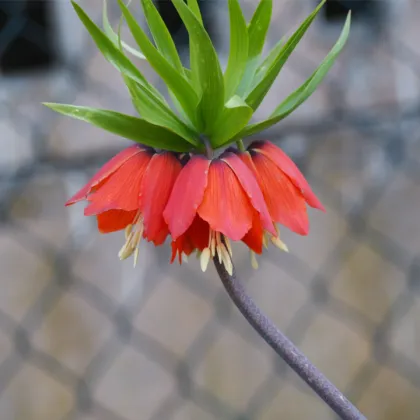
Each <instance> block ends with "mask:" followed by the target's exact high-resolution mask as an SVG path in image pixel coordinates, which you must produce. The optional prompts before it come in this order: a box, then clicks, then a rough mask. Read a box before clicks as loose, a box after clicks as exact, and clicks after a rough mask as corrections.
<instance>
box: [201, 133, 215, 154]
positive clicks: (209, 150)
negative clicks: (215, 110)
mask: <svg viewBox="0 0 420 420" xmlns="http://www.w3.org/2000/svg"><path fill="white" fill-rule="evenodd" d="M200 139H201V141H202V142H203V144H204V146H205V148H206V156H207V157H208V158H209V159H212V158H213V149H212V147H211V144H210V140H209V139H208V137H207V136H204V135H201V136H200Z"/></svg>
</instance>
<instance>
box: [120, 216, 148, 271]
mask: <svg viewBox="0 0 420 420" xmlns="http://www.w3.org/2000/svg"><path fill="white" fill-rule="evenodd" d="M143 230H144V225H143V217H142V215H141V213H140V212H138V213H137V215H136V217H135V219H134V221H133V224H131V225H128V226H127V227H126V228H125V244H124V245H123V246H122V248H121V249H120V252H119V253H118V256H119V258H120V260H125V259H127V258H128V257H130V256H131V255H133V254H134V266H136V264H137V261H138V256H139V250H138V246H139V243H140V241H141V238H142V236H143Z"/></svg>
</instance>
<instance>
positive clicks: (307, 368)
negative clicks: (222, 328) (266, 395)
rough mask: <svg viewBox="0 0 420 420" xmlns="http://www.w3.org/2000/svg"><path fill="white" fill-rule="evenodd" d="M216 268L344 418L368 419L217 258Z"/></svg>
mask: <svg viewBox="0 0 420 420" xmlns="http://www.w3.org/2000/svg"><path fill="white" fill-rule="evenodd" d="M213 261H214V264H215V266H216V270H217V272H218V274H219V277H220V279H221V280H222V283H223V286H224V287H225V289H226V291H227V292H228V294H229V296H230V298H231V299H232V300H233V302H234V303H235V305H236V306H237V308H238V309H239V311H240V312H241V313H242V315H243V316H244V317H245V319H246V320H247V321H248V322H249V323H250V324H251V326H252V327H253V328H254V329H255V330H256V331H257V332H258V334H259V335H260V336H261V337H262V338H263V339H264V340H265V341H266V342H267V343H268V344H269V345H270V346H271V347H272V348H273V349H274V351H275V352H276V353H277V354H278V355H279V356H280V357H281V358H282V359H283V360H284V361H285V362H286V363H287V364H288V365H289V366H290V367H291V368H292V369H293V370H294V371H295V372H296V373H297V374H298V375H299V376H300V377H301V379H303V380H304V381H305V382H306V383H307V384H308V385H309V386H310V387H311V388H312V389H313V390H314V391H315V392H316V393H317V394H318V396H319V397H320V398H322V399H323V400H324V401H325V402H326V403H327V404H328V405H329V406H330V408H332V410H334V411H335V413H336V414H338V416H339V417H340V418H341V419H343V420H366V417H365V416H364V415H363V414H361V413H360V412H359V410H358V409H357V408H356V407H355V406H354V405H353V404H352V403H351V402H350V401H349V400H348V399H347V398H346V397H345V396H344V395H343V394H342V393H341V392H340V391H339V390H338V389H337V388H336V387H335V386H334V385H333V384H332V383H331V382H330V381H329V380H328V379H327V378H326V377H325V376H324V375H323V374H322V373H321V372H320V371H319V370H318V369H317V368H316V367H315V366H314V365H313V364H312V363H311V362H310V361H309V360H308V358H307V357H306V356H305V355H304V354H303V353H302V352H301V351H300V350H299V349H298V348H297V347H296V346H295V345H294V344H293V343H292V342H291V341H290V340H289V339H288V338H287V337H286V336H285V335H284V334H283V333H282V332H281V331H280V330H279V329H278V328H277V327H276V326H275V325H274V324H273V322H272V321H271V320H270V319H269V318H267V317H266V316H265V315H264V314H263V313H262V312H261V311H260V309H259V308H258V306H257V305H256V304H255V303H254V301H253V300H252V299H251V298H250V297H249V296H248V295H247V293H246V291H245V288H244V286H243V285H242V283H241V282H240V281H239V280H238V279H237V278H236V274H235V269H233V275H232V276H231V275H229V274H228V272H227V271H226V269H225V267H224V265H223V264H220V263H219V261H218V259H217V258H214V259H213Z"/></svg>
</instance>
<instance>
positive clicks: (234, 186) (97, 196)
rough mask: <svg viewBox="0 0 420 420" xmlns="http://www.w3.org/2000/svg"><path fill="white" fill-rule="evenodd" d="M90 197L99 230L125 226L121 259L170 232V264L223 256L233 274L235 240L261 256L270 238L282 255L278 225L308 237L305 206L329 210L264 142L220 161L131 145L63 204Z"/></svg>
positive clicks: (89, 208) (232, 151)
mask: <svg viewBox="0 0 420 420" xmlns="http://www.w3.org/2000/svg"><path fill="white" fill-rule="evenodd" d="M81 200H87V202H88V205H87V207H86V208H85V215H86V216H96V218H97V222H98V229H99V231H100V232H102V233H109V232H114V231H118V230H123V229H125V236H126V242H125V244H124V246H123V247H122V248H121V250H120V253H119V257H120V259H126V258H128V257H129V256H131V255H133V254H134V260H135V262H136V260H137V256H138V246H139V243H140V241H141V239H142V238H144V239H146V240H147V241H150V242H153V243H154V245H156V246H158V245H161V244H163V243H164V242H165V240H166V239H167V237H168V235H170V236H171V240H172V258H171V262H173V261H174V260H175V258H176V257H177V256H178V259H179V262H180V263H181V262H182V259H183V256H184V255H185V256H188V255H190V254H191V253H192V252H194V251H197V252H199V253H200V255H201V256H200V261H201V267H202V269H203V270H205V269H206V268H207V265H208V262H209V260H210V259H211V258H214V257H216V258H218V259H219V261H220V262H222V263H223V264H224V266H225V268H226V270H227V271H228V272H230V273H231V272H232V260H231V258H232V248H231V244H230V241H242V242H243V243H244V244H245V245H246V246H248V247H249V249H250V251H251V257H252V259H251V261H252V265H253V266H254V267H255V268H256V267H257V263H256V259H255V254H261V253H262V251H263V247H264V246H267V243H268V240H271V242H272V243H273V244H274V245H276V246H277V247H279V248H280V249H282V250H287V248H286V245H285V244H284V243H283V242H282V241H281V239H280V236H279V230H278V227H277V224H280V225H283V226H286V227H287V228H289V229H290V230H292V231H293V232H296V233H298V234H300V235H306V234H307V233H308V231H309V222H308V217H307V210H306V204H308V205H309V206H311V207H314V208H317V209H320V210H324V208H323V206H322V204H321V203H320V201H319V200H318V199H317V197H316V196H315V195H314V193H313V192H312V190H311V188H310V186H309V185H308V183H307V181H306V180H305V178H304V177H303V175H302V174H301V172H300V171H299V169H298V168H297V167H296V165H295V164H294V163H293V162H292V160H291V159H290V158H289V157H288V156H287V155H286V154H285V153H284V152H283V151H282V150H281V149H280V148H278V147H277V146H275V145H274V144H272V143H270V142H267V141H259V142H255V143H253V144H251V145H250V146H249V148H248V149H247V151H245V152H240V151H238V150H235V149H232V148H230V149H228V150H226V151H225V152H224V153H223V154H222V155H220V156H219V157H217V158H214V159H209V158H207V157H205V156H204V155H201V154H182V155H181V154H176V153H173V152H168V151H162V152H157V151H155V150H154V149H152V148H150V147H145V146H141V145H134V146H131V147H128V148H127V149H125V150H123V151H122V152H120V153H119V154H117V155H116V156H115V157H114V158H113V159H111V160H110V161H109V162H108V163H106V164H105V165H104V166H103V167H102V168H101V169H100V170H99V172H97V173H96V174H95V175H94V176H93V178H92V179H91V180H90V181H89V182H88V183H87V185H86V186H84V187H83V188H82V189H81V190H80V191H79V192H78V193H76V194H75V195H74V196H73V197H72V198H71V199H70V200H69V201H68V202H67V203H66V205H71V204H74V203H76V202H78V201H81Z"/></svg>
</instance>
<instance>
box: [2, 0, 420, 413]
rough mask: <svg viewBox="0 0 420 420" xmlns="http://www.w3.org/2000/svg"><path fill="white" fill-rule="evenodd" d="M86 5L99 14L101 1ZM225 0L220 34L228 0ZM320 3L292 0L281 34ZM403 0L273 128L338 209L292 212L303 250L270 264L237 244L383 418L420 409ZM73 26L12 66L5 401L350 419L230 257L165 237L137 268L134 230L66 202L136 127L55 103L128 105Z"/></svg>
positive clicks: (278, 94)
mask: <svg viewBox="0 0 420 420" xmlns="http://www.w3.org/2000/svg"><path fill="white" fill-rule="evenodd" d="M5 3H6V2H5ZM9 3H10V2H9ZM252 3H253V2H251V1H249V2H248V3H246V4H245V5H246V7H247V9H248V8H249V10H252V6H253V4H252ZM0 4H1V3H0ZM55 4H58V5H59V8H62V9H63V10H65V16H66V17H67V16H68V19H70V17H69V16H70V13H71V12H70V11H69V12H67V10H70V9H67V4H66V5H65V4H64V2H63V3H61V2H58V3H55ZM82 5H83V6H85V7H87V8H88V11H89V13H90V14H91V15H92V16H93V17H94V18H95V19H96V20H97V21H100V14H101V2H100V1H97V0H94V1H92V2H91V1H90V0H89V1H87V0H85V1H84V2H82ZM214 5H217V7H213V12H212V13H213V14H214V19H215V22H216V29H215V33H218V34H221V39H223V37H224V36H225V35H224V31H225V29H224V27H225V26H226V25H225V22H226V17H225V14H224V12H223V10H224V2H220V3H214ZM111 6H115V5H112V4H111ZM312 6H313V4H312V3H311V2H310V1H306V0H299V1H297V0H293V1H292V0H290V1H280V0H279V1H278V2H275V11H274V16H273V20H274V22H275V24H274V25H273V28H272V31H271V33H270V43H273V42H274V41H275V40H277V39H278V38H279V36H281V35H282V34H283V33H284V30H289V29H290V28H291V26H293V25H294V24H296V23H297V22H298V21H299V19H301V18H302V17H303V16H305V15H306V14H307V12H308V11H309V10H310V9H311V8H312ZM397 9H398V10H396V9H395V10H393V11H391V13H390V14H389V17H388V18H387V19H388V22H389V24H384V25H379V26H373V25H371V29H370V30H369V29H366V28H364V27H363V25H362V24H359V23H357V20H356V22H355V24H354V26H353V33H352V39H351V40H350V42H349V45H348V46H347V48H346V51H345V52H344V54H343V55H342V57H341V58H340V60H339V62H338V63H337V65H336V66H335V67H334V69H333V71H332V73H331V75H330V76H329V77H328V80H327V81H326V82H325V83H324V84H323V86H322V88H321V89H320V90H319V91H318V92H316V93H315V94H314V95H313V96H312V98H311V99H310V100H309V101H308V103H306V104H305V105H304V106H302V108H301V109H300V110H299V111H297V112H296V113H295V114H293V115H292V116H290V117H289V118H288V119H287V120H286V121H284V122H282V123H280V124H279V125H278V126H277V127H276V128H275V130H272V132H271V133H268V134H267V137H270V138H271V139H272V140H273V141H277V142H278V144H280V145H281V146H282V147H284V149H285V150H286V151H288V152H289V153H290V154H291V155H292V156H293V157H294V159H295V160H296V161H297V163H298V164H299V166H300V167H301V168H302V170H303V172H304V173H305V175H306V176H307V178H308V179H309V181H310V183H311V184H312V185H313V187H314V190H315V191H316V193H317V194H318V195H319V197H320V198H321V200H322V201H323V203H324V204H325V205H326V207H327V213H326V214H321V213H320V214H318V213H316V212H313V211H311V212H310V217H311V233H310V235H309V236H308V237H307V238H301V237H297V236H296V235H292V234H289V232H286V230H285V229H284V232H283V239H284V241H285V242H286V243H287V244H288V246H289V249H290V253H289V254H285V253H282V254H280V253H278V252H277V251H275V250H273V249H271V250H270V251H269V252H268V253H267V254H266V255H265V256H263V257H262V258H260V269H259V270H258V271H253V270H252V269H251V268H250V264H249V262H248V255H247V253H246V251H245V249H244V248H242V247H241V246H237V247H236V248H235V250H234V252H235V263H236V265H237V268H238V272H239V275H240V276H241V278H242V279H243V280H244V281H246V284H247V288H248V290H249V292H250V294H251V295H252V296H253V297H254V298H255V299H256V301H257V302H258V304H259V305H260V306H261V308H262V309H263V310H264V311H265V312H266V313H267V314H268V315H269V316H270V317H271V318H272V319H273V320H274V321H275V322H276V324H277V325H278V326H279V327H280V328H281V329H282V330H283V331H285V332H286V334H287V335H288V336H289V337H290V338H291V339H292V340H293V341H294V342H295V343H296V344H297V345H298V346H299V347H300V348H301V349H302V350H303V351H304V352H305V353H306V354H307V356H308V357H309V358H310V359H311V360H312V361H313V362H314V363H315V364H316V365H317V366H318V367H319V368H320V369H321V370H322V371H323V373H325V374H326V375H327V376H328V377H329V378H330V379H331V380H332V381H333V382H334V383H335V384H336V385H337V386H338V387H339V388H340V389H342V390H343V391H344V392H345V393H346V395H347V396H348V397H349V398H350V399H351V400H352V401H353V402H354V403H355V404H356V405H357V406H358V407H359V408H360V409H361V410H362V411H363V412H364V413H365V414H366V416H367V418H369V419H377V420H384V419H386V420H390V419H398V420H399V419H404V420H419V419H420V360H419V356H418V354H419V351H420V321H419V319H420V294H419V293H420V280H419V279H420V252H419V249H420V248H419V246H420V221H419V216H418V209H419V208H420V130H419V128H420V118H419V117H420V95H419V74H420V73H419V69H420V46H419V43H418V39H419V36H420V29H418V24H417V22H418V19H420V3H419V2H417V1H414V0H413V1H411V2H406V3H403V2H400V7H399V8H397ZM110 12H111V17H112V21H113V22H114V23H116V22H117V21H118V19H119V16H118V13H117V10H116V8H115V7H111V9H110ZM67 13H69V15H66V14H67ZM209 13H210V12H209ZM0 16H3V15H2V14H1V13H0ZM14 18H16V19H17V18H19V19H23V20H25V19H27V20H28V16H25V14H24V13H22V14H21V15H20V16H17V17H16V16H15V17H14ZM2 19H3V18H0V21H1V20H2ZM29 20H30V19H29ZM217 22H218V23H217ZM28 25H29V24H28ZM72 25H73V24H72ZM69 28H70V29H69V37H70V40H69V39H67V43H68V44H69V45H71V44H72V42H71V41H72V40H73V39H74V40H76V38H77V42H78V43H79V44H78V45H80V47H79V48H76V49H74V50H75V51H76V52H77V54H73V55H72V54H70V55H69V56H66V54H62V55H60V56H59V57H62V58H61V61H64V62H63V63H61V65H60V66H58V68H57V69H54V70H51V71H49V72H44V73H42V74H36V75H33V76H28V75H23V76H22V75H19V76H15V77H13V76H9V77H8V78H3V79H1V81H0V83H1V85H0V127H1V129H0V133H1V135H0V150H1V153H0V173H1V176H0V194H1V199H0V268H1V277H0V278H1V290H2V292H1V294H0V417H1V418H2V419H5V420H8V419H13V420H15V419H16V420H18V419H25V420H38V419H39V420H70V419H80V420H88V419H89V420H94V419H95V420H134V419H144V420H165V419H171V420H178V419H179V420H181V419H182V420H197V419H200V420H207V419H209V420H210V419H211V420H216V419H218V420H220V419H226V420H228V419H229V420H240V419H241V420H245V419H247V420H251V419H253V420H255V419H258V420H277V419H309V418H310V419H323V420H325V419H330V418H334V416H333V414H332V413H331V412H330V410H329V409H328V407H326V406H325V405H324V404H323V403H322V402H321V401H319V400H318V399H317V398H315V397H314V395H313V394H312V392H311V391H310V390H309V389H307V387H306V386H305V385H303V384H302V383H301V382H300V381H299V380H298V379H296V377H295V376H294V375H293V374H292V373H291V372H290V370H289V369H288V368H287V367H286V366H285V365H284V364H283V363H282V362H281V361H280V360H279V359H278V358H277V356H276V355H274V354H273V352H272V351H271V350H270V349H269V348H267V346H266V344H265V343H264V342H262V340H261V339H260V338H259V337H258V336H257V335H256V334H255V333H254V331H253V330H252V329H251V327H249V326H248V324H247V323H246V322H245V321H244V320H243V319H242V318H241V316H240V315H239V314H238V312H237V310H236V309H235V308H234V307H233V305H232V303H231V302H230V301H229V299H228V297H227V296H226V293H225V291H224V289H223V288H222V287H221V285H220V282H219V280H218V278H217V276H216V273H215V270H214V269H213V268H212V269H209V271H208V272H207V273H205V274H203V273H201V272H200V270H199V264H198V263H197V262H196V261H195V260H194V258H191V260H190V262H189V263H188V264H184V265H182V267H179V266H177V265H173V266H171V265H169V264H168V258H169V249H168V247H162V248H159V249H154V248H153V247H152V246H150V245H149V244H143V245H142V248H141V255H140V261H139V266H138V267H137V268H136V269H133V268H132V266H131V262H124V263H120V262H119V261H118V259H117V251H118V249H119V247H120V246H121V244H122V241H123V238H122V236H121V234H112V235H107V236H101V235H99V234H98V233H97V231H96V227H95V224H94V221H92V220H90V219H88V218H84V217H83V216H82V209H81V207H77V208H70V209H64V207H63V204H64V202H65V199H66V197H68V196H69V195H70V194H71V193H73V192H74V191H76V190H77V189H78V188H79V187H80V186H81V185H82V184H83V183H84V182H85V181H86V180H87V178H88V176H89V175H90V174H91V173H93V171H94V170H95V169H96V168H97V167H98V166H99V165H100V164H102V163H103V162H104V161H105V160H106V159H107V158H109V157H110V156H111V155H112V154H113V153H115V152H116V151H117V150H119V149H120V148H121V147H123V146H124V145H125V143H124V140H121V139H118V138H116V137H115V136H112V135H110V134H107V133H104V132H102V131H100V130H98V129H95V128H92V127H90V126H88V125H86V124H83V123H81V122H77V121H73V120H69V119H66V118H64V117H61V116H58V115H55V114H53V113H52V112H50V111H49V110H47V109H44V108H42V107H41V106H40V102H41V101H50V102H64V103H78V104H83V105H92V106H102V107H105V108H112V109H117V110H120V111H122V112H131V104H130V102H129V99H128V95H127V94H126V92H125V88H124V85H123V83H122V81H121V80H120V78H119V75H118V74H117V72H116V71H114V70H113V68H112V67H111V66H110V65H108V64H106V63H105V61H104V60H103V58H102V57H101V56H100V54H99V53H98V52H97V51H96V49H95V48H94V45H93V43H92V42H91V41H90V40H89V38H88V36H87V35H86V34H85V33H84V32H83V31H82V29H81V28H80V26H77V24H76V23H74V26H69ZM4 34H5V32H4V31H3V30H2V31H1V32H0V41H1V42H0V51H1V46H2V45H4V44H2V42H4V39H2V38H1V37H2V36H4ZM336 35H337V28H335V27H334V25H333V26H332V27H331V26H328V25H327V24H326V23H325V22H323V21H322V19H319V21H318V22H317V24H316V25H315V26H314V28H312V29H311V31H310V32H309V33H308V35H307V36H306V38H305V40H304V41H303V42H302V46H300V47H299V49H298V51H297V52H296V54H294V56H293V58H292V59H291V61H290V65H289V66H287V68H286V69H285V70H284V71H283V73H282V75H281V76H280V77H279V80H278V83H277V84H276V87H275V88H274V89H273V92H272V94H271V96H270V97H269V98H268V100H267V101H266V102H264V104H263V106H262V107H261V111H260V112H259V116H261V115H263V114H266V113H267V112H268V110H269V109H271V108H272V107H273V105H274V104H275V103H277V102H279V99H280V98H282V97H284V96H285V94H286V93H288V92H290V91H291V89H292V88H293V87H295V86H298V84H299V83H302V81H303V80H304V79H305V77H308V76H309V74H310V73H311V71H312V70H313V69H314V68H315V65H316V64H317V63H319V62H320V60H321V58H322V57H323V56H324V55H325V54H326V52H327V51H328V49H329V47H330V46H331V44H332V42H333V40H334V39H335V38H336ZM28 37H29V39H32V38H35V35H34V32H32V33H31V34H30V35H28ZM74 42H76V41H74ZM225 44H226V42H225V43H223V42H222V43H220V49H221V51H222V56H223V47H224V45H225ZM61 52H62V51H61ZM66 57H67V58H66ZM68 57H71V59H68ZM139 65H140V66H142V69H144V71H145V73H146V74H147V75H148V76H150V78H151V79H152V80H154V81H156V83H158V85H159V81H158V80H157V79H156V76H155V75H154V74H153V73H152V72H151V71H150V70H149V69H148V68H146V66H145V65H144V63H139Z"/></svg>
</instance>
